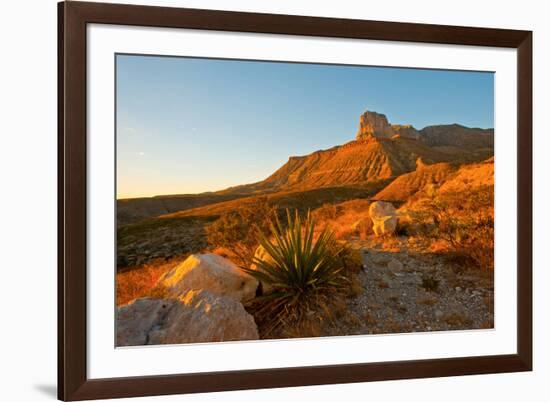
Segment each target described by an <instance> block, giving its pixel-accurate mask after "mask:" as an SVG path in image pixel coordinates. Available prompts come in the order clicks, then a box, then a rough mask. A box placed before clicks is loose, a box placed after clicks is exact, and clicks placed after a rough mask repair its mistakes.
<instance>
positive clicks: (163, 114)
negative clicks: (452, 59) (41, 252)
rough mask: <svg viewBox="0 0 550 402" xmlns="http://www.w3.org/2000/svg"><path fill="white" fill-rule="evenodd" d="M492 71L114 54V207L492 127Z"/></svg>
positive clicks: (213, 189) (220, 186) (235, 183)
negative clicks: (387, 129)
mask: <svg viewBox="0 0 550 402" xmlns="http://www.w3.org/2000/svg"><path fill="white" fill-rule="evenodd" d="M493 85H494V81H493V74H492V73H478V72H458V71H442V70H418V69H400V68H378V67H363V66H361V67H357V66H335V65H321V64H297V63H273V62H255V61H235V60H209V59H194V58H181V57H148V56H131V55H118V56H117V83H116V86H117V116H116V118H117V198H132V197H142V196H152V195H162V194H185V193H200V192H204V191H216V190H221V189H224V188H227V187H229V186H234V185H238V184H246V183H252V182H255V181H259V180H263V179H264V178H266V177H267V176H269V175H270V174H271V173H273V172H274V171H275V170H276V169H278V168H279V167H280V166H281V165H283V164H284V163H285V162H286V161H287V160H288V157H289V156H291V155H305V154H308V153H310V152H313V151H316V150H318V149H325V148H330V147H332V146H334V145H339V144H343V143H345V142H348V141H350V140H352V139H354V138H355V134H356V131H357V128H358V122H359V116H360V114H361V113H362V112H364V111H365V110H371V111H376V112H379V113H384V114H385V115H386V116H387V117H388V119H389V121H390V123H392V124H412V125H413V126H414V127H415V128H417V129H421V128H423V127H425V126H427V125H433V124H449V123H459V124H462V125H465V126H469V127H482V128H489V127H493V114H494V87H493Z"/></svg>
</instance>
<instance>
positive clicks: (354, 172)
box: [117, 111, 494, 225]
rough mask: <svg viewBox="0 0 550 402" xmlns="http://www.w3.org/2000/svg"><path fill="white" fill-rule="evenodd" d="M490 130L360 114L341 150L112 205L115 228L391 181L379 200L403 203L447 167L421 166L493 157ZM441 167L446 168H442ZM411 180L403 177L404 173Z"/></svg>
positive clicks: (335, 148) (298, 158) (373, 113)
mask: <svg viewBox="0 0 550 402" xmlns="http://www.w3.org/2000/svg"><path fill="white" fill-rule="evenodd" d="M493 137H494V136H493V130H492V129H479V128H468V127H464V126H461V125H458V124H451V125H438V126H428V127H425V128H423V129H422V130H416V129H415V128H414V127H412V126H411V125H396V124H393V125H392V124H390V123H389V122H388V120H387V118H386V116H385V115H383V114H380V113H376V112H371V111H366V112H365V113H363V114H362V115H361V116H360V121H359V130H358V132H357V135H356V139H355V140H353V141H350V142H348V143H346V144H344V145H337V146H335V147H333V148H330V149H327V150H320V151H316V152H313V153H311V154H309V155H304V156H291V157H290V158H289V160H288V162H287V163H285V164H284V165H283V166H281V167H280V168H279V169H278V170H277V171H275V172H274V173H273V174H272V175H270V176H269V177H267V178H266V179H265V180H262V181H260V182H257V183H252V184H243V185H240V186H236V187H231V188H228V189H225V190H222V191H218V192H212V193H204V194H195V195H182V196H162V197H152V198H140V199H128V200H118V201H117V221H118V224H119V225H124V224H127V223H133V222H137V221H139V220H142V219H145V218H149V217H154V216H159V215H166V214H171V213H174V212H178V211H185V210H189V209H195V208H200V207H203V206H208V205H211V204H219V203H220V202H226V201H232V200H236V199H240V198H243V197H251V196H259V195H268V194H275V193H279V192H285V193H288V192H303V191H307V190H313V189H318V188H335V187H340V186H346V187H348V188H350V187H355V188H357V189H366V188H369V187H370V185H371V184H373V183H380V182H383V181H385V182H389V181H391V179H395V178H397V177H399V176H401V175H405V176H406V177H404V178H400V180H399V181H397V180H395V181H394V183H395V184H393V183H392V184H393V188H391V186H392V185H390V188H388V189H387V191H386V193H384V192H382V193H379V194H378V196H380V197H390V196H391V197H394V198H399V199H403V197H404V195H399V192H400V191H405V193H407V194H408V193H409V192H411V191H413V189H414V188H416V187H417V186H419V185H421V184H422V183H424V182H427V181H429V180H439V178H440V176H441V175H443V174H444V173H445V172H446V171H447V170H448V169H451V167H450V165H437V166H435V167H429V168H427V169H428V170H425V171H421V170H422V169H417V161H419V160H420V161H421V163H422V164H423V165H434V164H441V163H447V164H452V165H459V164H465V163H473V162H480V161H483V160H485V159H487V158H489V157H491V156H492V155H493V143H494V138H493ZM444 166H446V167H444ZM411 172H414V173H412V174H411V175H407V174H410V173H411Z"/></svg>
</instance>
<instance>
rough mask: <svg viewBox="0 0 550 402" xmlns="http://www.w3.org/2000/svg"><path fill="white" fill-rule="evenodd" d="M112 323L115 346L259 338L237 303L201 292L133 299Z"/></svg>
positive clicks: (120, 309)
mask: <svg viewBox="0 0 550 402" xmlns="http://www.w3.org/2000/svg"><path fill="white" fill-rule="evenodd" d="M116 320H117V331H116V344H117V346H136V345H160V344H180V343H197V342H221V341H238V340H256V339H259V336H258V328H257V326H256V323H255V322H254V318H253V317H252V316H251V315H250V314H248V313H247V312H246V310H245V309H244V307H243V305H242V304H241V303H239V302H238V301H236V300H234V299H233V298H230V297H224V296H218V295H214V294H212V293H210V292H207V291H204V290H200V291H193V290H190V291H188V292H187V293H185V294H184V295H182V296H180V297H179V298H175V299H154V298H142V299H137V300H134V301H133V302H131V303H129V304H127V305H124V306H121V307H119V308H118V310H117V317H116Z"/></svg>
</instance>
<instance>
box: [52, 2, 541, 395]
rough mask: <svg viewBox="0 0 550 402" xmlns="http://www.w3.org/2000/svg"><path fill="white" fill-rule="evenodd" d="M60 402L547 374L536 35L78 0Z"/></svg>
mask: <svg viewBox="0 0 550 402" xmlns="http://www.w3.org/2000/svg"><path fill="white" fill-rule="evenodd" d="M58 17H59V77H58V79H59V80H58V82H59V97H58V99H59V190H58V191H59V207H58V208H59V211H58V212H59V214H58V216H59V218H58V219H59V253H58V255H59V273H58V275H59V276H58V278H59V282H58V284H59V287H58V289H59V290H58V292H59V302H58V306H59V315H58V330H59V332H58V333H59V335H58V336H59V345H58V353H59V361H58V366H59V371H58V372H59V376H58V382H59V386H58V392H59V399H62V400H84V399H99V398H118V397H131V396H148V395H161V394H176V393H194V392H213V391H226V390H238V389H251V388H270V387H289V386H302V385H315V384H335V383H351V382H363V381H377V380H391V379H408V378H422V377H439V376H454V375H467V374H483V373H501V372H515V371H528V370H531V369H532V283H531V282H532V251H531V248H532V206H531V205H532V195H531V192H532V117H531V115H532V33H531V32H530V31H515V30H505V29H488V28H473V27H457V26H441V25H425V24H412V23H396V22H379V21H362V20H344V19H332V18H318V17H306V16H289V15H270V14H255V13H240V12H227V11H211V10H196V9H180V8H167V7H150V6H135V5H119V4H105V3H88V2H86V3H80V2H74V1H71V2H63V3H59V14H58Z"/></svg>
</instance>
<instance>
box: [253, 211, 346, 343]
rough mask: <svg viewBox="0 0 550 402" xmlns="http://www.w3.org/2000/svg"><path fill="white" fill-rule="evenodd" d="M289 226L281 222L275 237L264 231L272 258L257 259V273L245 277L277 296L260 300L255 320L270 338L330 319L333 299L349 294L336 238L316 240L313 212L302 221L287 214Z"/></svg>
mask: <svg viewBox="0 0 550 402" xmlns="http://www.w3.org/2000/svg"><path fill="white" fill-rule="evenodd" d="M286 215H287V222H286V226H283V224H281V222H280V220H279V219H278V218H277V217H276V218H275V223H272V224H271V226H270V232H271V233H270V235H271V236H270V237H271V238H269V237H267V236H266V235H265V234H264V233H263V232H260V238H259V242H260V245H261V246H262V247H263V248H264V250H265V252H266V253H267V255H268V256H269V258H266V259H259V258H254V263H255V264H256V269H250V268H243V270H244V271H245V272H247V273H248V274H250V275H252V276H253V277H255V278H256V279H258V280H259V281H261V282H263V283H265V284H267V285H269V286H270V287H271V288H272V289H274V291H273V292H272V293H271V294H269V295H265V296H262V297H260V298H258V300H257V301H256V306H255V308H254V312H255V313H256V314H255V315H256V316H257V317H258V319H259V320H260V321H261V323H262V324H263V327H264V328H265V332H266V333H270V332H271V331H273V330H275V329H276V328H280V327H281V326H283V327H284V326H289V325H290V326H292V325H294V326H300V325H302V324H303V323H304V322H305V321H307V320H309V319H310V318H311V317H314V318H315V319H319V318H321V319H322V317H323V316H325V317H326V316H328V315H329V314H323V311H322V310H330V308H329V306H330V304H331V299H332V296H331V295H334V294H335V293H338V291H339V290H341V289H343V287H344V284H345V279H344V277H343V275H342V270H343V264H342V260H341V258H339V255H340V253H341V248H339V247H338V246H337V243H336V241H335V239H334V234H333V233H332V232H331V231H330V230H328V229H326V228H325V229H324V230H323V231H321V232H320V233H319V235H318V236H317V237H316V238H315V222H314V220H313V219H312V217H311V215H310V213H309V212H308V213H307V216H306V218H305V220H302V218H301V217H300V215H299V214H298V212H297V211H296V213H295V215H294V217H292V214H291V213H290V211H289V210H288V209H287V210H286ZM325 312H327V311H325Z"/></svg>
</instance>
